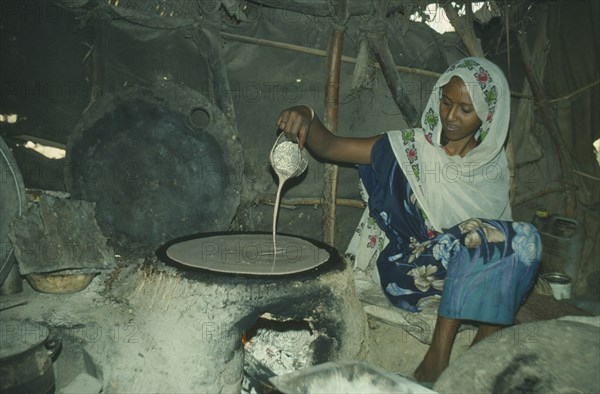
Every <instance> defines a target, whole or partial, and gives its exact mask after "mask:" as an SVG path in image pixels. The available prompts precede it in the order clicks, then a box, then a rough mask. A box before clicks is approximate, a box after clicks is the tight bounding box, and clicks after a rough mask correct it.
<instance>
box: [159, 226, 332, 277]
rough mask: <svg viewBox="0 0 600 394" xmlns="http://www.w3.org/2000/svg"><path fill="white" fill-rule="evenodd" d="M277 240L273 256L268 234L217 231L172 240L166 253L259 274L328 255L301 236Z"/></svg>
mask: <svg viewBox="0 0 600 394" xmlns="http://www.w3.org/2000/svg"><path fill="white" fill-rule="evenodd" d="M276 242H277V255H276V256H274V255H273V238H272V235H271V234H268V233H232V234H220V235H212V236H203V237H199V238H194V239H189V240H185V241H181V242H177V243H174V244H172V245H170V246H169V247H168V248H167V249H166V254H167V256H168V257H169V258H170V259H172V260H174V261H176V262H178V263H180V264H182V265H184V266H187V267H192V268H199V269H205V270H209V271H214V272H221V273H230V274H243V275H261V276H265V275H266V276H269V275H273V276H277V275H288V274H294V273H298V272H303V271H308V270H311V269H313V268H315V267H318V266H319V265H321V264H323V263H325V262H327V261H328V260H329V258H330V254H329V252H328V251H327V250H325V249H323V248H320V247H319V246H317V245H316V244H315V243H313V242H309V241H308V240H305V239H303V238H299V237H294V236H288V235H277V240H276Z"/></svg>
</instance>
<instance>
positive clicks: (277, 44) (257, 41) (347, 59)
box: [221, 32, 442, 78]
mask: <svg viewBox="0 0 600 394" xmlns="http://www.w3.org/2000/svg"><path fill="white" fill-rule="evenodd" d="M221 36H222V37H223V38H226V39H230V40H235V41H239V42H244V43H246V44H254V45H261V46H266V47H270V48H279V49H285V50H288V51H294V52H299V53H305V54H307V55H314V56H322V57H327V51H323V50H321V49H314V48H307V47H303V46H302V45H296V44H288V43H287V42H281V41H273V40H267V39H264V38H254V37H247V36H242V35H239V34H234V33H226V32H221ZM341 60H342V62H344V63H351V64H356V58H355V57H351V56H342V58H341ZM376 67H379V65H376ZM394 67H395V68H396V70H398V71H399V72H401V73H407V74H416V75H422V76H425V77H431V78H438V77H439V76H440V75H442V74H440V73H438V72H435V71H429V70H423V69H421V68H413V67H404V66H396V65H394Z"/></svg>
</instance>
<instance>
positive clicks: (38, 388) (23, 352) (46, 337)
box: [0, 320, 62, 394]
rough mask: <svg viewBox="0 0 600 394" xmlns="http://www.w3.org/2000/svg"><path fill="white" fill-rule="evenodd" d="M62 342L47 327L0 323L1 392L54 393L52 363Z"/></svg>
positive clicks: (23, 322)
mask: <svg viewBox="0 0 600 394" xmlns="http://www.w3.org/2000/svg"><path fill="white" fill-rule="evenodd" d="M61 343H62V341H61V340H60V338H58V337H56V336H52V335H50V333H49V330H48V328H47V327H46V326H44V325H41V324H38V323H32V322H25V321H18V320H5V321H2V322H0V376H2V379H0V393H2V394H5V393H7V394H8V393H19V394H25V393H36V394H37V393H40V394H46V393H53V392H54V389H55V380H54V368H53V364H52V361H53V360H54V359H55V358H56V357H57V356H58V352H59V351H60V348H61Z"/></svg>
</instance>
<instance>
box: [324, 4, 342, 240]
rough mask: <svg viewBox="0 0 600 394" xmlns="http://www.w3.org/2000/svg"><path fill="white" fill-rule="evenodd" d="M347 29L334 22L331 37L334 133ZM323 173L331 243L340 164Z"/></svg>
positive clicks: (328, 102) (329, 111)
mask: <svg viewBox="0 0 600 394" xmlns="http://www.w3.org/2000/svg"><path fill="white" fill-rule="evenodd" d="M344 5H345V1H340V2H339V3H338V4H337V7H338V9H339V8H343V7H344ZM344 30H345V29H343V28H341V26H340V27H338V26H335V25H334V29H333V31H332V33H331V38H330V41H329V55H328V56H327V82H326V85H325V111H324V112H325V116H324V122H323V123H324V124H325V127H327V129H329V131H331V133H333V134H335V133H336V132H337V126H338V109H339V100H340V71H341V59H342V48H343V46H344ZM323 166H324V169H325V174H324V175H323V202H322V204H321V208H322V209H323V217H322V225H323V230H322V231H323V232H322V236H323V242H325V243H326V244H328V245H330V246H334V244H335V210H336V195H337V177H338V166H337V165H335V164H330V163H325V164H324V165H323Z"/></svg>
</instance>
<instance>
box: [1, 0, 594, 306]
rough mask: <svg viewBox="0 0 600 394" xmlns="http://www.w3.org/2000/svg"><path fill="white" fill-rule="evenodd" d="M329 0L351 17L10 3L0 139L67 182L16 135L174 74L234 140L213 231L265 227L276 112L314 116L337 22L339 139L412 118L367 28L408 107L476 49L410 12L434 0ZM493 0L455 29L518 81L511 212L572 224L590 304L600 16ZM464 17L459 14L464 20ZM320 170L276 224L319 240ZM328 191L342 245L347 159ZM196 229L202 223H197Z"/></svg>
mask: <svg viewBox="0 0 600 394" xmlns="http://www.w3.org/2000/svg"><path fill="white" fill-rule="evenodd" d="M338 3H342V4H345V5H346V10H345V11H346V12H345V14H343V16H344V18H339V17H338V16H335V13H334V9H335V6H336V5H335V4H336V2H330V1H326V0H322V1H317V0H311V1H301V0H298V1H289V2H284V1H242V0H228V1H216V0H213V1H202V2H196V1H187V0H180V1H176V0H171V1H166V2H165V1H158V0H144V1H134V0H121V1H119V0H52V1H41V0H40V1H35V0H26V1H3V2H2V5H1V7H2V25H3V26H2V33H1V38H0V39H1V45H2V46H1V48H2V53H3V55H2V60H1V65H0V69H1V70H2V71H1V72H0V79H1V81H0V82H1V89H2V93H1V95H0V97H1V102H0V112H1V113H3V114H10V113H14V114H18V116H19V121H17V122H16V123H10V124H9V123H8V122H1V123H0V133H1V135H2V137H3V138H4V139H5V140H6V141H7V143H8V144H9V145H10V146H11V147H12V148H13V152H14V155H15V157H16V159H17V162H18V164H19V167H20V168H21V171H22V174H23V178H24V181H25V185H26V187H27V188H30V189H45V190H55V191H63V192H68V191H70V190H67V189H68V182H67V181H66V180H65V173H66V171H64V169H65V168H66V167H68V166H69V163H67V160H66V159H58V160H51V159H47V158H45V157H43V156H41V155H39V154H38V153H36V152H34V151H32V150H30V149H26V148H25V147H24V146H23V145H24V144H23V142H24V141H25V140H32V141H37V142H40V143H43V144H45V145H51V146H56V147H62V148H67V147H68V146H69V138H70V136H71V135H72V133H73V130H74V129H75V128H76V127H77V125H78V124H79V123H80V120H81V118H82V116H84V115H85V114H86V111H88V110H89V108H90V107H91V106H92V105H93V104H94V103H95V102H98V100H99V99H100V98H101V97H102V96H104V95H108V94H110V95H113V96H115V97H120V96H124V95H127V94H128V92H130V90H131V89H133V88H136V89H137V88H148V89H152V87H153V86H155V85H156V84H157V83H160V82H164V81H169V82H173V83H175V84H177V85H179V86H185V87H186V88H189V89H192V90H194V91H196V92H198V93H200V94H202V95H203V96H205V97H206V98H207V99H208V100H209V101H210V102H211V103H212V104H214V105H215V106H217V107H218V108H219V109H220V110H221V111H223V113H224V114H225V116H226V119H227V120H228V121H229V126H230V127H231V128H233V130H234V134H235V138H236V139H237V140H238V141H239V144H240V145H241V151H242V152H243V160H242V158H241V157H236V158H228V160H231V161H233V162H234V163H235V164H236V166H237V167H236V169H237V171H236V174H235V176H233V177H232V179H233V182H237V184H238V186H239V192H240V195H239V206H238V207H237V209H236V210H235V211H234V212H230V214H231V220H229V219H228V220H226V221H225V222H226V223H224V224H223V225H222V228H221V230H223V231H227V230H234V231H270V230H271V223H272V214H273V206H272V205H270V204H269V201H270V200H271V199H272V198H273V197H274V195H275V191H276V187H277V179H276V177H275V176H274V174H273V173H272V171H271V170H270V166H269V162H268V154H269V150H270V148H271V145H272V143H273V142H274V140H275V136H276V131H277V130H276V126H275V119H276V117H277V115H278V114H279V112H280V111H281V110H282V109H283V108H285V107H288V106H292V105H299V104H307V105H310V106H312V107H313V108H315V111H316V112H317V114H318V115H319V116H321V117H322V116H323V113H324V104H325V102H324V101H325V93H326V90H327V87H326V82H327V80H326V78H327V70H326V62H327V57H326V54H327V50H328V46H329V41H330V36H331V32H332V30H333V29H336V28H338V29H339V28H343V29H344V45H343V53H342V54H343V58H342V64H341V72H340V86H339V92H340V97H339V107H338V112H339V115H338V133H339V134H340V135H348V136H366V135H372V134H374V133H379V132H383V131H385V130H391V129H402V128H405V127H407V124H408V122H407V120H406V119H405V118H404V116H403V113H402V111H400V110H399V108H398V106H397V103H396V102H395V101H394V97H393V94H392V93H391V92H390V89H389V87H388V85H387V83H386V80H385V78H384V76H383V74H382V72H381V70H380V68H379V67H377V66H376V65H375V64H376V59H375V57H374V56H373V53H372V52H369V51H368V49H365V48H367V46H368V44H366V42H367V41H368V40H366V38H365V37H366V35H368V33H369V32H371V31H374V30H377V29H379V30H383V31H384V32H385V37H386V42H387V45H388V47H389V48H390V51H391V53H392V55H393V58H394V62H395V64H396V65H397V66H400V67H401V68H400V69H399V70H400V71H399V72H400V77H401V81H402V83H403V87H404V89H405V91H406V92H407V94H408V97H409V99H410V104H411V105H412V106H414V107H415V108H416V109H417V110H420V109H422V108H423V107H424V105H425V100H426V98H427V97H428V90H429V89H430V88H431V86H432V85H433V82H434V81H435V75H436V74H437V73H441V72H443V70H444V69H445V68H446V67H447V66H448V64H450V63H452V62H453V61H455V60H457V59H459V58H461V57H464V56H466V55H469V52H470V50H472V49H471V48H470V47H469V46H468V45H465V41H464V38H465V35H464V34H461V28H459V27H458V26H456V30H457V31H456V32H446V33H444V34H440V33H438V32H436V31H435V30H433V29H432V28H431V27H429V26H428V25H426V24H425V23H423V22H417V21H414V20H411V19H410V18H409V16H410V15H412V14H414V13H415V12H417V11H421V12H423V10H424V7H425V5H426V3H427V2H422V1H411V2H406V1H375V0H374V1H372V2H371V1H363V0H359V1H350V0H348V1H346V2H338ZM459 3H464V2H459ZM487 3H493V5H494V7H497V10H498V11H499V12H498V14H497V15H496V16H494V17H492V18H490V19H484V20H481V19H480V15H477V14H476V15H475V21H474V22H473V23H466V24H464V25H466V27H464V26H463V27H462V29H463V31H466V33H467V34H469V33H470V34H474V36H475V37H476V38H477V40H478V41H479V42H480V46H481V49H482V50H483V53H484V55H485V56H486V57H488V58H490V59H491V60H493V61H495V62H496V63H497V64H499V65H500V67H501V68H502V69H503V70H504V72H505V74H506V75H507V78H508V79H509V82H510V85H511V91H512V105H513V111H512V120H511V128H510V137H509V141H508V142H507V144H508V145H507V146H508V151H509V153H510V155H511V158H512V159H511V165H512V171H513V180H514V183H513V190H512V193H513V195H512V206H513V216H514V219H515V220H523V221H530V220H531V219H532V217H533V216H534V213H535V211H536V209H539V208H546V209H548V210H549V211H550V212H551V213H554V214H558V215H564V216H569V217H573V218H576V219H577V220H578V221H579V222H580V223H581V224H582V226H583V227H584V230H585V242H584V243H583V251H582V255H581V260H580V265H579V271H578V276H577V278H576V279H577V280H576V281H575V284H574V289H573V292H574V294H575V295H576V296H581V297H587V298H594V299H597V298H598V297H599V294H600V291H599V290H600V289H599V284H600V266H599V265H598V260H597V256H599V255H600V250H599V244H600V242H599V237H600V228H599V223H600V220H599V219H600V217H599V216H600V213H599V207H600V182H599V179H600V165H599V163H598V161H597V158H596V156H595V155H594V151H593V147H592V143H593V141H595V140H597V139H598V138H600V115H599V113H598V110H597V109H598V108H600V87H599V83H598V81H599V78H600V75H599V70H600V67H598V64H599V63H600V59H599V56H600V48H599V45H600V31H599V29H600V24H598V22H597V20H596V19H595V18H596V17H597V15H599V14H600V3H598V2H596V1H567V0H565V1H542V2H511V1H495V2H487ZM386 7H387V8H386ZM486 7H487V5H486ZM332 15H333V16H332ZM469 16H470V13H467V14H466V15H462V16H461V17H460V18H461V22H464V21H465V20H466V19H467V18H469ZM437 17H438V18H439V15H438V16H437ZM507 27H508V29H507ZM524 51H525V52H524ZM527 52H528V53H527ZM524 53H525V56H524ZM527 66H529V67H530V69H532V70H533V72H534V76H535V80H532V79H531V75H529V76H528V74H527ZM428 72H429V73H428ZM536 81H537V83H538V85H537V88H540V89H539V91H536V86H533V85H534V84H535V82H536ZM540 93H541V95H540ZM548 114H550V115H551V118H548ZM549 125H552V126H551V127H549ZM170 153H171V154H173V155H176V154H177V152H176V151H175V152H170ZM67 154H68V153H67ZM191 160H194V158H193V157H192V158H191ZM324 168H325V167H323V163H320V162H318V161H316V160H314V159H311V161H310V163H309V170H308V172H307V173H305V174H304V175H303V177H301V178H299V179H295V180H293V181H291V182H289V184H288V185H287V186H286V188H285V189H284V201H283V209H282V211H281V213H280V218H279V231H281V232H284V233H294V234H297V235H301V236H306V237H310V238H321V228H322V225H323V223H322V220H323V218H322V213H321V209H320V198H321V195H322V193H323V189H324V188H327V187H329V186H330V185H327V184H325V185H324V183H323V181H322V180H323V177H324V175H326V174H324V171H326V170H324ZM337 185H338V187H337V198H338V200H339V204H338V206H337V207H336V217H335V246H336V247H337V248H338V249H339V250H341V251H343V250H344V249H345V247H346V246H347V244H348V242H349V240H350V237H351V236H352V234H353V232H354V230H355V227H356V225H357V223H358V220H359V218H360V216H361V214H362V209H361V205H360V194H359V190H358V174H357V171H356V169H355V168H353V167H351V166H340V167H339V174H338V176H337ZM209 197H210V196H209ZM214 198H220V196H214ZM344 201H346V203H344ZM132 203H133V202H132ZM197 228H198V231H202V230H203V224H202V223H198V224H197ZM213 230H214V229H213ZM109 238H111V237H110V235H109ZM594 256H596V257H594Z"/></svg>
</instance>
